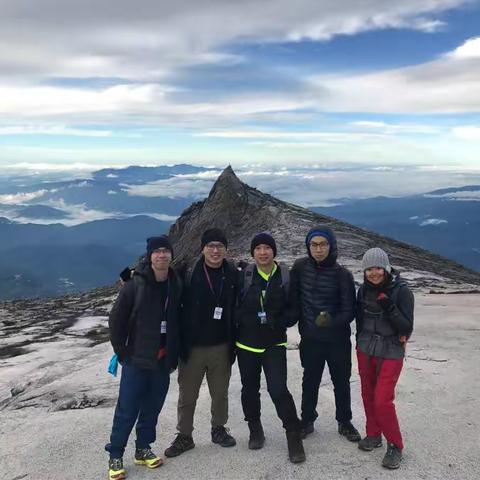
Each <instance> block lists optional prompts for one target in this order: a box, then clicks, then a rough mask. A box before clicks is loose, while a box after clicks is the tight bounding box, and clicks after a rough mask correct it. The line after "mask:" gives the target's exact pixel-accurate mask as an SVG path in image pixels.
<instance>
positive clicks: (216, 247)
mask: <svg viewBox="0 0 480 480" xmlns="http://www.w3.org/2000/svg"><path fill="white" fill-rule="evenodd" d="M205 248H206V249H207V250H210V251H213V250H218V251H219V252H221V251H222V250H225V245H224V244H223V243H207V244H206V245H205Z"/></svg>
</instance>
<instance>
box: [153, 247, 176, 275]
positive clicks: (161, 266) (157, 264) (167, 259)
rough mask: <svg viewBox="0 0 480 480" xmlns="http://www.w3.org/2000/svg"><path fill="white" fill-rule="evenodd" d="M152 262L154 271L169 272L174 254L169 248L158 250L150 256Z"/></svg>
mask: <svg viewBox="0 0 480 480" xmlns="http://www.w3.org/2000/svg"><path fill="white" fill-rule="evenodd" d="M150 261H151V263H152V268H153V269H154V270H157V271H160V270H168V267H169V266H170V263H171V261H172V252H171V251H170V250H169V249H168V248H157V249H156V250H154V251H153V252H152V254H151V255H150Z"/></svg>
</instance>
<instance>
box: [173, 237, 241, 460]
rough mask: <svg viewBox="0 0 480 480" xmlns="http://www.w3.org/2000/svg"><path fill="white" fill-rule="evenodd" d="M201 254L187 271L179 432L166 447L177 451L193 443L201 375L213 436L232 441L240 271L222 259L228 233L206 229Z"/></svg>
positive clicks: (231, 443)
mask: <svg viewBox="0 0 480 480" xmlns="http://www.w3.org/2000/svg"><path fill="white" fill-rule="evenodd" d="M201 249H202V255H201V256H200V258H199V259H198V260H197V261H196V263H195V264H194V265H193V267H192V268H190V269H188V270H187V272H186V275H185V290H184V300H183V314H182V340H181V352H180V362H179V367H178V385H179V398H178V410H177V414H178V423H177V430H178V433H177V436H176V438H175V440H174V441H173V442H172V444H171V445H170V446H169V447H168V448H167V449H166V450H165V455H166V456H167V457H176V456H178V455H180V454H182V453H183V452H186V451H187V450H191V449H192V448H194V447H195V443H194V442H193V438H192V432H193V419H194V414H195V406H196V403H197V399H198V394H199V391H200V386H201V384H202V380H203V378H204V376H205V375H206V377H207V383H208V389H209V392H210V397H211V399H212V407H211V412H212V420H211V425H212V431H211V435H212V442H213V443H216V444H218V445H221V446H222V447H233V446H234V445H235V444H236V441H235V439H234V438H233V437H232V436H231V435H230V433H229V431H228V429H227V428H225V425H226V424H227V420H228V385H229V382H230V373H231V365H232V363H233V359H234V354H233V351H234V350H233V339H234V332H233V330H234V329H233V325H234V320H233V309H234V307H235V302H236V294H237V283H238V282H237V275H238V272H237V270H236V269H235V268H234V266H233V265H232V264H230V263H229V262H227V261H226V259H225V257H226V254H227V239H226V237H225V234H224V233H223V232H222V231H221V230H220V229H218V228H212V229H209V230H206V231H205V232H204V233H203V235H202V239H201Z"/></svg>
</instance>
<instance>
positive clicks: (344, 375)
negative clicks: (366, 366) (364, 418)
mask: <svg viewBox="0 0 480 480" xmlns="http://www.w3.org/2000/svg"><path fill="white" fill-rule="evenodd" d="M300 360H301V362H302V367H303V381H302V422H303V423H309V422H314V421H315V419H316V418H317V417H318V413H317V410H316V408H317V402H318V389H319V387H320V382H321V381H322V374H323V369H324V368H325V362H326V363H327V364H328V370H329V371H330V378H331V379H332V383H333V392H334V394H335V407H336V412H335V418H336V419H337V421H338V422H349V421H350V420H351V419H352V404H351V400H350V375H351V373H352V344H351V342H350V338H348V339H344V340H341V341H337V342H332V343H329V342H319V341H317V340H304V339H302V341H301V342H300Z"/></svg>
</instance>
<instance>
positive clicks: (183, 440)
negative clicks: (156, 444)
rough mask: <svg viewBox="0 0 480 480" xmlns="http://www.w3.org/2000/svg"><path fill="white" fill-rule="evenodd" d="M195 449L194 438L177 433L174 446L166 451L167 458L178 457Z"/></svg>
mask: <svg viewBox="0 0 480 480" xmlns="http://www.w3.org/2000/svg"><path fill="white" fill-rule="evenodd" d="M193 447H195V444H194V443H193V438H192V436H191V435H184V434H183V433H177V436H176V437H175V440H174V441H173V442H172V444H171V445H170V446H169V447H168V448H167V449H166V450H165V456H166V457H169V458H171V457H177V456H178V455H181V454H182V453H183V452H186V451H187V450H191V449H192V448H193Z"/></svg>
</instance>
